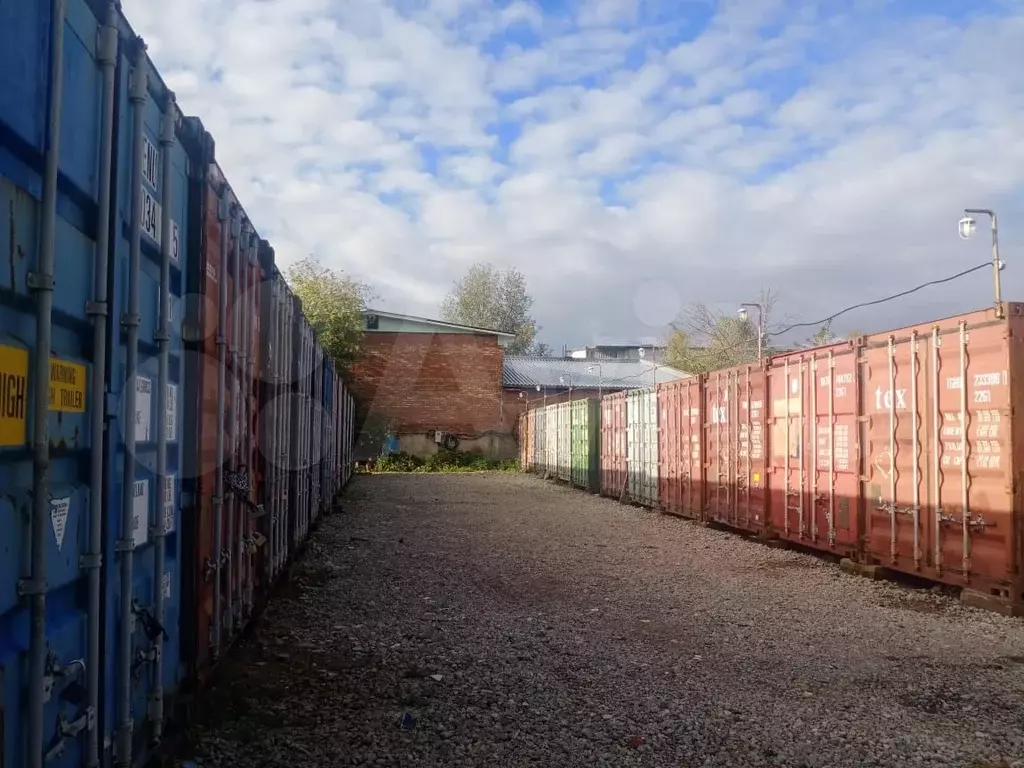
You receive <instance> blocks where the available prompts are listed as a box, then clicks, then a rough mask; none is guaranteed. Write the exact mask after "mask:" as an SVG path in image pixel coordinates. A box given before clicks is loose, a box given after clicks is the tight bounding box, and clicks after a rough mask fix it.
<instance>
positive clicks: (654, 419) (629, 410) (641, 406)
mask: <svg viewBox="0 0 1024 768" xmlns="http://www.w3.org/2000/svg"><path fill="white" fill-rule="evenodd" d="M626 427H627V437H626V442H627V444H626V465H627V471H628V475H629V497H630V498H631V499H632V500H633V501H635V502H637V503H638V504H644V505H646V506H651V507H655V506H657V505H658V394H657V392H656V391H655V390H648V389H643V390H633V391H631V392H629V393H628V394H627V395H626Z"/></svg>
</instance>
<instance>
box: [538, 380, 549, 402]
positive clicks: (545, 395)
mask: <svg viewBox="0 0 1024 768" xmlns="http://www.w3.org/2000/svg"><path fill="white" fill-rule="evenodd" d="M537 391H538V392H540V384H538V385H537ZM542 402H543V405H544V407H545V408H547V407H548V390H547V388H545V389H544V400H543V401H542Z"/></svg>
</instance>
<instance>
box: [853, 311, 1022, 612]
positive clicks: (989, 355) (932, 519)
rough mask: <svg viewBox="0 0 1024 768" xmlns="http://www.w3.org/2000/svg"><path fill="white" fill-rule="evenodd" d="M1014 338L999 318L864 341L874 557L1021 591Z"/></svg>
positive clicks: (976, 584)
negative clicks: (1014, 462) (1013, 444)
mask: <svg viewBox="0 0 1024 768" xmlns="http://www.w3.org/2000/svg"><path fill="white" fill-rule="evenodd" d="M1007 338H1008V334H1007V328H1006V324H1005V323H1004V322H1000V321H988V322H984V321H983V322H974V323H970V322H969V320H968V319H961V320H959V321H956V320H954V321H951V322H949V323H948V324H946V325H945V327H941V326H935V327H933V328H931V329H930V330H929V329H921V330H920V331H918V330H913V331H911V332H910V333H909V334H908V335H907V336H906V337H899V338H897V337H896V336H890V337H888V338H879V339H877V340H874V339H873V340H871V341H870V342H869V343H868V345H867V349H866V351H865V357H864V363H863V366H862V371H863V373H862V381H863V384H864V392H863V398H864V405H865V411H866V412H867V415H868V418H867V419H866V421H865V427H864V437H863V438H862V439H863V440H864V443H865V445H866V450H865V454H866V456H867V460H866V465H867V466H865V467H864V469H863V471H864V473H865V474H866V476H867V477H868V480H867V482H866V483H865V484H864V498H865V503H866V505H867V510H866V516H867V523H868V547H867V548H868V553H867V554H868V557H869V559H870V560H872V561H873V562H879V563H882V564H885V565H889V566H891V567H895V568H898V569H900V570H902V571H906V572H922V573H924V574H925V575H927V576H929V577H932V578H936V579H939V580H942V581H946V582H949V583H953V584H959V585H963V586H969V587H971V588H974V589H978V590H981V591H984V592H986V593H990V594H995V595H997V596H1000V597H1006V598H1014V597H1019V596H1016V595H1015V594H1014V592H1013V589H1012V586H1011V585H1012V583H1013V582H1014V581H1015V579H1016V578H1017V577H1016V574H1015V571H1016V569H1017V563H1018V558H1019V555H1018V551H1017V544H1016V543H1015V542H1016V539H1015V533H1014V521H1013V515H1014V505H1013V495H1012V494H1013V479H1014V478H1013V466H1012V455H1011V452H1010V448H1011V443H1010V437H1011V436H1010V427H1011V415H1012V410H1011V397H1012V395H1011V388H1010V370H1011V367H1010V352H1009V344H1008V343H1007ZM915 456H917V457H919V459H918V460H917V461H915V460H914V459H915Z"/></svg>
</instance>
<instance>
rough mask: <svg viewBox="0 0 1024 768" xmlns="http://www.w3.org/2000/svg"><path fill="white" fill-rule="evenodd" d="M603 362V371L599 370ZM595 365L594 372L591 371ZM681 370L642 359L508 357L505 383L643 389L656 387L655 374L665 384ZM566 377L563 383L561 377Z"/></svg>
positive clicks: (507, 385)
mask: <svg viewBox="0 0 1024 768" xmlns="http://www.w3.org/2000/svg"><path fill="white" fill-rule="evenodd" d="M598 365H600V373H599V372H598V367H597V366H598ZM588 368H593V369H594V370H593V373H591V372H590V371H588V370H587V369H588ZM688 376H689V374H686V373H681V372H680V371H677V370H675V369H674V368H668V367H666V366H664V365H658V366H654V365H651V363H649V362H645V361H642V360H574V359H566V358H560V357H509V356H506V357H505V368H504V372H503V374H502V385H503V386H505V387H513V388H517V389H526V388H530V387H536V386H538V385H540V386H542V387H547V388H552V387H558V388H562V387H566V386H568V382H570V381H571V382H572V386H573V387H574V388H577V389H597V388H598V387H599V386H603V387H604V388H605V389H641V388H644V387H650V386H653V385H654V383H655V377H657V382H658V383H659V384H662V383H664V382H667V381H675V380H677V379H685V378H687V377H688ZM561 378H565V379H566V383H565V384H563V383H562V382H561V381H559V379H561Z"/></svg>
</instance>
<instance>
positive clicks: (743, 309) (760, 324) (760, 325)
mask: <svg viewBox="0 0 1024 768" xmlns="http://www.w3.org/2000/svg"><path fill="white" fill-rule="evenodd" d="M748 309H756V310H757V362H759V363H760V362H761V357H762V355H764V308H763V307H762V306H761V305H760V304H755V303H754V302H747V303H744V304H740V308H739V310H738V314H739V316H740V317H742V318H743V319H744V320H746V319H747V317H748V313H747V310H748Z"/></svg>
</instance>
